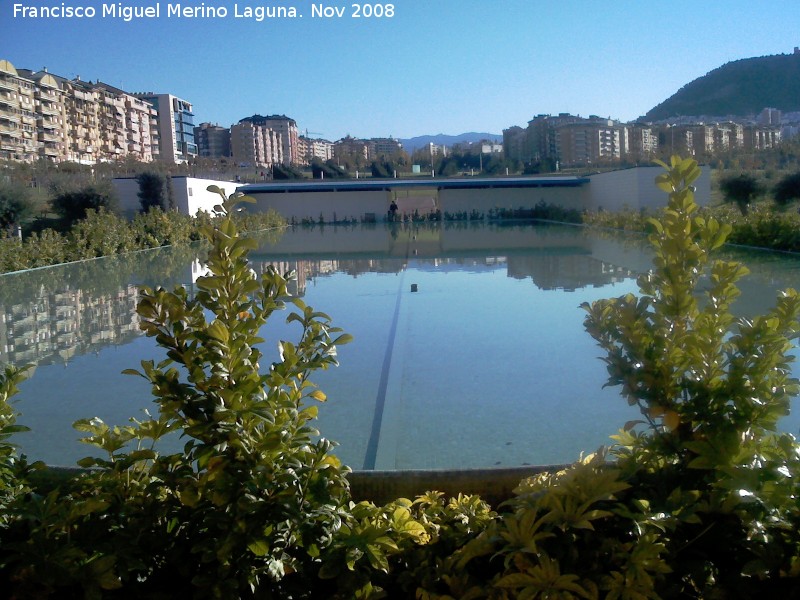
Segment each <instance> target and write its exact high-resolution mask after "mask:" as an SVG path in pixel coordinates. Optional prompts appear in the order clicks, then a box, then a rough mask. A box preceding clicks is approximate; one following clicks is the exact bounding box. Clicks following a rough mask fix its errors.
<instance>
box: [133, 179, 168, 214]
mask: <svg viewBox="0 0 800 600" xmlns="http://www.w3.org/2000/svg"><path fill="white" fill-rule="evenodd" d="M136 182H137V183H138V184H139V193H138V194H137V196H138V197H139V204H140V205H141V212H147V211H148V210H150V209H151V208H153V207H156V208H160V209H161V210H163V211H164V212H166V211H168V210H171V209H173V208H175V199H174V197H173V194H172V182H171V180H170V178H169V176H168V175H167V176H165V175H161V174H160V173H154V172H152V171H147V172H145V173H140V174H139V175H137V176H136Z"/></svg>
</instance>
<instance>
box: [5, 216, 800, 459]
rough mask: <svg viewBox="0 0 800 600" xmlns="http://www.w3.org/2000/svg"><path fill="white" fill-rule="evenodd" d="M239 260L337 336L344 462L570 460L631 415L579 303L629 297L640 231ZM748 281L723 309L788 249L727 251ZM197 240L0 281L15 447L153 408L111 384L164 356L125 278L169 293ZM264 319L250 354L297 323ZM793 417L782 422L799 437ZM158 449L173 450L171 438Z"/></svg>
mask: <svg viewBox="0 0 800 600" xmlns="http://www.w3.org/2000/svg"><path fill="white" fill-rule="evenodd" d="M260 242H261V245H260V248H259V250H258V251H256V252H254V253H253V255H252V257H251V258H252V261H253V267H254V269H256V271H259V270H263V269H264V268H266V266H267V265H268V264H275V265H278V266H279V268H280V269H281V270H286V269H294V270H296V271H297V273H298V280H297V284H296V288H295V290H294V291H295V292H296V293H297V294H298V295H300V296H302V297H303V298H304V300H305V301H306V302H307V303H308V304H310V305H311V306H313V307H314V308H315V309H317V310H321V311H324V312H326V313H328V314H329V315H331V317H332V319H333V322H334V325H337V326H339V327H342V328H343V329H344V330H345V331H347V332H348V333H351V334H352V335H353V336H354V337H355V340H354V342H352V343H351V344H348V345H346V346H343V347H341V348H340V349H339V361H340V363H341V365H340V366H339V367H338V368H335V369H331V370H328V371H325V372H322V373H319V374H317V376H316V377H315V381H316V383H318V384H319V386H320V388H321V389H322V390H323V391H324V392H325V393H326V395H327V396H328V402H327V403H325V404H323V405H321V406H320V417H319V423H318V425H319V429H320V430H321V432H322V434H323V435H324V436H325V437H327V438H330V439H332V440H334V441H336V442H338V443H339V444H340V446H339V448H338V449H337V453H338V454H339V456H340V457H341V458H342V460H343V461H344V462H345V463H346V464H348V465H350V466H351V467H352V468H354V469H357V470H359V469H381V470H384V469H388V470H393V469H429V468H430V469H438V468H446V469H453V468H473V467H494V466H502V467H513V466H521V465H537V464H557V463H563V462H569V461H573V460H575V459H576V458H578V456H579V455H580V453H581V452H591V451H594V450H595V449H597V447H598V446H600V445H603V444H607V443H608V441H609V439H608V438H609V436H610V435H612V434H614V433H615V432H616V431H617V430H618V429H619V428H620V427H621V426H622V425H623V424H624V423H625V422H626V421H629V420H632V419H636V418H638V417H639V415H638V412H637V410H636V409H635V408H631V407H629V406H628V405H627V403H626V402H625V401H624V400H623V399H622V398H621V397H620V396H619V391H618V390H617V389H611V388H606V389H603V384H604V383H605V377H606V374H605V368H604V365H603V363H602V362H601V361H600V360H598V357H599V356H600V354H601V352H600V349H599V348H598V347H597V345H596V344H595V342H594V340H592V338H591V337H590V336H589V335H588V334H587V333H586V332H585V331H584V329H583V318H584V314H583V312H582V311H581V310H580V309H579V305H580V304H581V303H582V302H585V301H589V302H591V301H593V300H596V299H600V298H607V297H612V296H619V295H622V294H625V293H628V292H636V291H637V287H636V284H635V277H636V275H637V274H639V273H641V272H642V271H644V270H646V269H647V268H648V267H649V264H650V263H649V257H648V255H647V252H646V247H645V245H644V244H643V243H642V241H641V239H640V238H638V237H619V236H614V235H611V234H608V233H600V232H593V231H590V230H585V229H582V228H575V227H568V226H555V225H533V224H511V225H484V224H473V223H470V224H467V223H463V224H450V225H447V224H445V225H425V224H423V225H419V226H412V225H399V224H398V225H383V224H377V225H354V226H347V227H343V226H330V225H328V226H322V227H320V226H317V227H313V228H310V229H309V228H296V229H287V230H285V231H276V232H268V233H266V234H264V235H263V236H261V237H260ZM734 258H736V259H738V260H743V261H745V262H747V263H748V264H750V265H751V268H752V270H753V274H752V275H751V276H749V277H748V278H747V280H746V281H745V282H744V284H743V285H742V288H743V296H742V298H741V300H740V301H739V303H738V304H737V306H738V308H737V310H738V311H739V312H740V313H741V314H743V315H747V314H756V313H759V312H763V311H764V310H766V309H767V308H769V306H771V304H772V302H773V301H774V298H775V295H776V293H777V291H778V290H779V289H782V288H784V287H790V286H792V287H800V260H798V258H797V257H793V256H788V255H778V254H774V253H757V252H750V253H744V252H735V253H734ZM202 260H203V253H202V251H201V250H200V249H198V248H172V249H161V250H157V251H153V252H145V253H140V254H135V255H129V256H125V257H117V258H109V259H101V260H96V261H90V262H86V263H80V264H74V265H67V266H62V267H57V268H52V269H41V270H37V271H32V272H27V273H19V274H12V275H6V276H2V277H0V314H2V319H0V321H2V322H0V350H2V353H0V362H11V363H14V364H20V365H21V364H26V363H33V364H36V365H37V366H36V368H35V370H34V371H33V373H32V376H31V378H30V379H29V380H28V381H26V382H24V383H23V385H22V386H21V393H20V395H19V396H18V398H19V404H17V405H16V406H17V408H18V409H19V410H20V411H21V412H22V413H23V416H22V418H21V419H20V422H21V423H22V424H25V425H28V426H29V427H31V429H32V431H31V432H28V433H24V434H20V435H18V436H17V438H16V441H17V442H18V443H19V444H20V446H21V449H22V451H23V452H25V453H26V454H27V455H28V456H29V458H31V459H41V460H44V461H46V462H47V463H49V464H52V465H74V463H75V461H76V460H78V459H79V458H82V457H83V456H86V455H88V454H92V452H91V450H92V449H91V448H90V447H88V446H84V445H82V444H80V443H79V442H78V441H77V440H78V438H79V437H80V436H79V435H78V433H76V432H75V431H74V430H73V429H72V427H71V423H72V422H73V421H75V420H77V419H79V418H86V417H94V416H98V417H100V418H102V419H103V420H104V421H106V422H107V423H109V424H119V425H123V424H126V423H127V422H128V419H129V418H130V417H140V416H141V415H142V411H143V410H145V409H149V410H150V411H151V412H153V411H155V410H156V406H155V405H154V404H153V401H152V397H151V396H150V393H149V388H148V385H147V383H146V382H145V381H144V380H143V379H141V378H137V377H132V376H126V375H121V372H122V370H124V369H127V368H137V367H138V366H139V362H140V361H141V360H142V359H149V358H152V359H155V360H159V359H162V358H163V357H164V354H163V352H162V351H161V350H160V349H159V348H158V347H156V346H155V345H154V342H153V341H152V340H150V339H147V338H144V337H142V336H141V335H139V332H138V318H137V315H136V312H135V305H136V294H137V289H138V286H139V285H140V284H147V285H164V286H165V287H172V286H175V285H183V286H186V287H187V288H188V289H189V290H190V292H191V290H192V289H193V282H194V281H195V280H196V278H197V276H198V275H199V274H200V273H202ZM283 321H284V317H283V315H278V318H277V319H273V321H272V322H271V323H270V324H268V325H267V327H266V328H265V331H264V332H263V333H264V336H265V338H266V339H267V342H266V344H265V346H264V348H263V351H264V352H265V354H266V356H267V359H268V360H267V361H265V362H264V364H263V365H262V367H264V368H265V367H266V365H267V364H268V362H269V360H271V359H273V358H274V357H275V355H276V345H277V340H278V339H290V340H293V339H296V338H297V335H298V332H297V331H296V330H295V329H293V328H292V327H290V326H287V325H286V324H285V323H284V322H283ZM799 426H800V418H799V417H798V415H797V414H793V415H792V416H790V417H787V418H786V419H785V420H784V421H783V422H782V427H783V428H784V429H785V430H788V431H791V432H793V433H797V430H798V427H799ZM173 443H174V447H173V448H165V449H166V450H171V449H174V448H177V447H178V446H179V445H180V444H181V442H180V441H179V440H173Z"/></svg>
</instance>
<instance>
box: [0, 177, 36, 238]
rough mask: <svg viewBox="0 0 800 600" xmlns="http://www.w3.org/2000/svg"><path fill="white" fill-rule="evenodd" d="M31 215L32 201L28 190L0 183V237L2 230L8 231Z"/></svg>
mask: <svg viewBox="0 0 800 600" xmlns="http://www.w3.org/2000/svg"><path fill="white" fill-rule="evenodd" d="M32 213H33V201H32V199H31V195H30V190H29V189H28V188H26V187H24V186H21V185H15V184H10V183H2V182H0V237H2V233H3V230H6V231H8V230H9V229H10V228H11V226H12V225H16V224H19V223H21V222H22V221H24V220H25V219H27V218H28V217H30V215H31V214H32Z"/></svg>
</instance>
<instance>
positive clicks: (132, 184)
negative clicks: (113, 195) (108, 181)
mask: <svg viewBox="0 0 800 600" xmlns="http://www.w3.org/2000/svg"><path fill="white" fill-rule="evenodd" d="M113 184H114V189H115V190H116V192H117V197H118V198H119V203H120V210H121V211H122V213H123V214H124V215H125V216H126V217H128V218H133V217H134V216H135V215H136V213H138V212H139V211H140V209H141V203H140V202H139V196H138V194H139V184H138V183H137V182H136V178H135V177H117V178H115V179H114V180H113ZM210 185H216V186H217V187H219V188H222V189H223V190H225V193H226V194H228V196H230V195H231V194H233V193H234V192H235V191H236V188H237V187H238V186H240V185H241V184H239V183H234V182H232V181H215V180H213V179H197V178H195V177H173V178H172V193H173V195H174V198H175V208H176V209H177V210H178V212H180V213H183V214H185V215H192V216H194V215H196V214H197V211H198V210H202V211H205V212H208V213H210V212H211V211H212V209H213V208H214V205H215V204H219V203H220V200H221V198H220V196H219V194H213V193H211V192H209V191H208V189H207V188H208V186H210Z"/></svg>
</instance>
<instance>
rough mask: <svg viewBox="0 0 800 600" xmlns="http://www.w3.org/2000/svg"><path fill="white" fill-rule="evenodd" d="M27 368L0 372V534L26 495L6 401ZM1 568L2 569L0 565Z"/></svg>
mask: <svg viewBox="0 0 800 600" xmlns="http://www.w3.org/2000/svg"><path fill="white" fill-rule="evenodd" d="M27 370H28V368H27V367H23V368H17V367H12V366H6V367H5V369H4V370H3V371H0V530H2V529H3V528H4V527H6V526H7V525H8V523H9V521H10V519H11V518H12V517H11V513H10V511H9V507H10V505H11V504H12V503H13V501H14V500H15V499H16V498H17V497H19V496H20V495H21V494H22V493H23V492H27V491H28V490H27V489H26V485H25V481H26V479H27V464H26V462H25V461H24V460H20V458H19V456H17V451H16V447H15V446H14V444H12V443H11V442H10V441H9V438H10V437H11V436H12V435H13V434H15V433H19V432H21V431H27V428H26V427H24V426H22V425H17V416H18V413H17V411H16V410H14V408H13V407H12V406H11V404H10V402H9V401H10V399H11V397H12V396H14V395H15V394H16V393H17V392H18V391H19V390H18V388H17V385H18V384H19V383H20V382H21V381H22V380H23V379H24V378H25V375H26V371H27ZM0 566H2V565H0Z"/></svg>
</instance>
